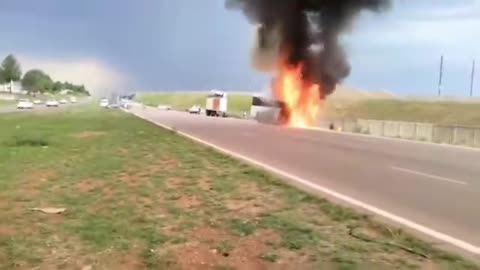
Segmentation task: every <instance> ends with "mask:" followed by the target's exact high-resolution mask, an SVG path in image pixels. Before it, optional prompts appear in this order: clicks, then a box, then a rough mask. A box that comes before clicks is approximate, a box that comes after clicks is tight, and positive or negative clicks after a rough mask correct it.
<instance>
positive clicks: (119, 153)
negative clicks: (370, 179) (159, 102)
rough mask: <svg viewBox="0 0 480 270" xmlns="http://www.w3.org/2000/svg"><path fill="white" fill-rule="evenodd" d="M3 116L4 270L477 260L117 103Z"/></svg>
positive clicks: (442, 264)
mask: <svg viewBox="0 0 480 270" xmlns="http://www.w3.org/2000/svg"><path fill="white" fill-rule="evenodd" d="M0 126H2V132H1V133H0V164H1V165H2V166H1V170H0V269H44V268H47V269H81V268H82V267H83V266H86V265H92V266H93V269H198V268H202V267H205V266H204V264H202V263H208V264H210V265H211V267H210V268H211V269H246V268H248V266H251V265H259V266H261V267H263V268H266V269H271V268H278V269H282V267H287V266H288V267H290V269H412V268H413V269H415V268H417V269H421V267H425V266H428V267H430V268H428V269H479V268H478V267H477V266H475V265H473V264H471V263H468V262H466V261H464V260H462V259H461V258H459V257H457V256H453V255H450V254H447V253H444V252H441V251H438V250H436V249H434V248H432V247H431V246H429V245H428V244H426V243H424V242H421V241H419V240H417V239H415V238H412V237H411V236H409V235H408V234H405V233H404V232H402V231H399V230H388V229H387V227H386V226H384V225H382V224H378V223H376V222H374V221H372V220H371V219H370V218H369V217H366V216H363V215H359V214H357V213H355V212H354V211H353V210H349V209H345V208H342V207H339V206H336V205H334V204H331V203H330V202H328V201H326V200H324V199H320V198H317V197H314V196H312V195H308V194H306V193H303V192H301V191H299V190H297V189H295V188H293V187H290V186H287V185H285V184H283V182H282V180H279V179H277V178H275V177H274V176H272V175H270V174H269V173H266V172H264V171H262V170H259V169H255V168H252V167H250V166H248V165H245V164H242V163H240V162H239V161H236V160H234V159H232V158H230V157H227V156H225V155H223V154H220V153H218V152H215V151H213V150H212V149H209V148H207V147H204V146H202V145H199V144H196V143H194V142H192V141H190V140H187V139H185V138H183V137H180V136H178V135H177V134H175V132H171V131H167V130H164V129H161V128H158V127H157V126H154V125H152V124H150V123H148V122H145V121H143V120H140V119H137V118H135V117H134V116H132V115H129V114H126V113H122V112H120V111H114V110H108V111H105V110H100V109H98V108H97V107H96V106H91V107H75V108H71V109H67V110H66V111H63V112H52V111H50V112H44V113H25V114H5V115H2V117H1V118H0ZM199 157H202V158H199ZM205 157H208V158H205ZM32 207H65V208H66V209H67V210H66V212H65V213H63V214H59V215H49V214H43V213H40V212H32V211H29V210H28V209H29V208H32ZM350 227H355V228H359V230H361V232H362V235H367V236H368V237H369V238H373V239H374V240H375V241H374V242H368V241H362V240H360V239H357V238H354V237H352V236H351V235H350V234H349V228H350ZM392 242H393V243H397V244H399V245H403V246H407V247H410V248H412V249H415V250H417V251H418V252H421V253H424V254H426V255H428V257H429V259H425V258H423V257H420V256H418V255H415V254H412V253H407V252H405V251H404V250H401V249H399V248H397V247H395V246H394V245H385V243H392ZM362 267H364V268H362ZM263 268H262V269H263Z"/></svg>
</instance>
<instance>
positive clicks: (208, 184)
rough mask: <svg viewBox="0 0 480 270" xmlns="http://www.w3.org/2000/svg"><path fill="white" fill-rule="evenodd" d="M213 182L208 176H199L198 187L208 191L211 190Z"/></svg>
mask: <svg viewBox="0 0 480 270" xmlns="http://www.w3.org/2000/svg"><path fill="white" fill-rule="evenodd" d="M212 185H213V182H212V180H211V179H210V178H207V177H201V178H200V179H199V180H198V186H199V187H200V189H201V190H203V191H210V190H213V187H212Z"/></svg>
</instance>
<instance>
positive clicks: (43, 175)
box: [26, 169, 57, 184]
mask: <svg viewBox="0 0 480 270" xmlns="http://www.w3.org/2000/svg"><path fill="white" fill-rule="evenodd" d="M56 175H57V173H56V172H55V171H54V170H48V169H39V170H33V171H31V172H28V173H27V177H26V178H27V180H28V182H29V183H37V184H38V183H39V182H40V183H43V182H47V181H49V180H52V178H54V177H55V176H56Z"/></svg>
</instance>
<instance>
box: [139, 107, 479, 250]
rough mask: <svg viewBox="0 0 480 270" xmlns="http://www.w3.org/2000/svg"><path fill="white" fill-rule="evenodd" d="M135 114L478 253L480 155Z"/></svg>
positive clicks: (169, 114)
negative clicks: (276, 169) (346, 197)
mask: <svg viewBox="0 0 480 270" xmlns="http://www.w3.org/2000/svg"><path fill="white" fill-rule="evenodd" d="M132 111H133V112H135V113H136V114H137V115H140V116H142V117H144V118H147V119H149V120H151V121H154V122H157V123H160V124H163V125H166V126H169V127H174V128H175V129H177V130H179V131H182V132H184V133H187V134H189V135H192V136H194V137H197V138H199V139H202V140H204V141H207V142H209V143H212V144H215V145H217V146H219V147H222V148H224V149H227V150H230V151H233V152H235V153H238V154H241V155H243V156H246V157H249V158H252V159H254V160H256V161H259V162H262V163H264V164H267V165H269V166H271V167H274V168H280V169H281V170H283V171H285V172H288V173H289V174H292V175H295V176H298V177H301V178H302V179H308V181H311V182H314V183H315V184H317V185H320V186H322V187H325V188H327V189H330V190H333V191H335V192H338V193H341V194H343V195H346V196H348V197H351V198H354V199H356V200H358V201H361V202H363V203H366V204H368V205H372V206H374V207H378V208H379V209H381V210H384V211H388V213H392V214H393V215H395V216H398V217H401V218H404V219H407V220H408V221H412V222H414V223H415V224H420V225H422V226H425V227H427V228H429V229H432V230H435V231H436V232H439V233H441V234H444V235H447V238H448V237H452V239H453V240H451V241H447V242H450V244H452V243H451V242H452V241H453V242H455V241H456V240H460V241H462V242H464V243H466V244H469V245H471V247H472V249H473V254H475V253H478V252H480V248H478V247H480V151H479V150H470V149H462V148H456V147H446V146H438V145H432V144H423V143H415V142H406V141H400V140H385V139H379V138H372V137H366V136H355V135H347V134H338V133H333V132H326V131H318V130H305V129H291V128H282V127H278V126H271V125H262V124H258V123H256V122H254V121H248V120H239V119H221V118H210V117H206V116H202V115H189V114H186V113H182V112H174V111H159V110H158V109H155V108H147V109H142V108H141V107H136V108H133V109H132ZM429 236H432V235H429ZM447 240H448V239H447ZM438 242H442V241H438ZM457 248H458V245H457ZM470 252H472V250H470ZM477 255H479V254H477Z"/></svg>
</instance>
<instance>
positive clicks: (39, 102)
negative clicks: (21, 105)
mask: <svg viewBox="0 0 480 270" xmlns="http://www.w3.org/2000/svg"><path fill="white" fill-rule="evenodd" d="M42 103H43V101H41V100H40V99H35V100H34V101H33V104H35V105H39V104H42Z"/></svg>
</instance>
